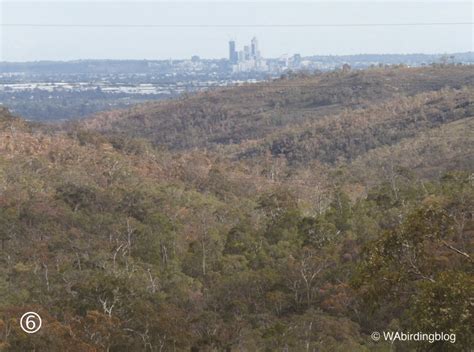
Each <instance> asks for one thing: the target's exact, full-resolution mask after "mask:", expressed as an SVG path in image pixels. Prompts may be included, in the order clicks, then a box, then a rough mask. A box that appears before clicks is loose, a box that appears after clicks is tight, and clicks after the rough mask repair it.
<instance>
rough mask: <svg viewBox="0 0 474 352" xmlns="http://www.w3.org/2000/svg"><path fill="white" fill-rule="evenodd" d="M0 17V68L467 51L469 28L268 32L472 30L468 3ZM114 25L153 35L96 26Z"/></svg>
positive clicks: (59, 10)
mask: <svg viewBox="0 0 474 352" xmlns="http://www.w3.org/2000/svg"><path fill="white" fill-rule="evenodd" d="M0 11H1V13H0V14H1V15H0V22H1V24H2V25H1V26H0V40H1V44H0V60H3V61H29V60H74V59H87V58H94V59H96V58H100V59H104V58H109V59H166V58H189V57H190V56H191V55H200V56H201V57H204V58H222V57H227V55H228V54H227V53H228V49H227V42H228V40H229V39H231V38H233V39H235V40H236V42H237V47H238V48H241V47H242V46H243V45H244V44H246V43H247V42H249V41H250V39H251V37H253V36H254V35H255V36H257V37H258V39H259V42H260V48H261V51H262V55H263V56H264V57H279V56H281V55H283V54H290V55H292V54H294V53H300V54H302V55H326V54H335V55H339V54H358V53H445V52H446V53H449V52H461V51H473V25H472V24H471V25H469V24H468V25H466V24H464V25H453V26H447V25H430V26H373V27H337V26H335V27H295V26H277V27H272V26H270V27H268V25H300V24H308V25H326V24H331V25H332V24H368V23H376V24H383V23H387V24H403V23H433V22H434V23H440V22H442V23H446V22H463V23H472V22H473V17H474V13H473V11H474V9H473V2H472V1H467V2H456V1H419V2H413V1H391V2H388V1H380V0H379V1H345V2H343V1H331V2H329V1H324V2H323V1H307V2H289V1H258V2H256V1H252V2H250V1H233V2H228V1H219V2H218V1H214V2H203V1H187V2H184V1H178V2H177V1H166V2H165V1H159V2H157V1H155V2H150V1H129V2H118V1H94V2H92V1H77V0H76V1H66V0H63V1H57V2H47V1H19V0H15V1H5V0H0ZM13 24H15V25H18V24H41V25H52V24H60V25H69V27H31V26H9V25H13ZM122 24H125V25H159V26H161V27H94V25H122ZM71 25H93V26H92V27H84V26H82V27H74V26H72V27H71ZM176 25H179V26H190V27H179V26H178V27H177V26H176ZM201 25H205V26H201ZM222 25H226V26H227V27H226V26H224V27H223V26H222ZM229 25H235V27H232V26H229ZM259 25H265V26H267V27H261V26H259ZM213 26H215V27H213Z"/></svg>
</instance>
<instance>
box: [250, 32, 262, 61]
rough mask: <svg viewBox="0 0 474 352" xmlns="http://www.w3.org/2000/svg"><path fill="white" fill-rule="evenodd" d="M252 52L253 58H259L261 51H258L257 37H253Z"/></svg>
mask: <svg viewBox="0 0 474 352" xmlns="http://www.w3.org/2000/svg"><path fill="white" fill-rule="evenodd" d="M250 54H251V56H252V58H253V59H255V60H257V59H259V56H260V52H259V51H258V41H257V38H256V37H253V38H252V41H251V42H250Z"/></svg>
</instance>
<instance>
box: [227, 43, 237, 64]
mask: <svg viewBox="0 0 474 352" xmlns="http://www.w3.org/2000/svg"><path fill="white" fill-rule="evenodd" d="M237 60H238V54H237V51H235V41H233V40H231V41H229V61H230V62H231V63H233V64H235V63H237Z"/></svg>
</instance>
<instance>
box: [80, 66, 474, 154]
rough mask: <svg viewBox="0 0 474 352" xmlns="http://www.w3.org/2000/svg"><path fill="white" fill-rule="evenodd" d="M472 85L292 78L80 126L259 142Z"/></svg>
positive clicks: (466, 80) (211, 141) (461, 80)
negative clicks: (283, 132) (348, 115)
mask: <svg viewBox="0 0 474 352" xmlns="http://www.w3.org/2000/svg"><path fill="white" fill-rule="evenodd" d="M473 85H474V69H473V68H472V67H471V66H448V67H430V68H416V69H415V68H387V69H372V70H364V71H353V72H350V71H349V72H342V71H340V72H330V73H326V74H321V75H308V76H304V75H303V76H302V75H299V76H297V77H291V76H290V77H286V78H282V79H280V80H276V81H273V82H270V83H259V84H251V85H245V86H242V87H236V88H224V89H220V90H215V91H209V92H205V93H200V94H196V95H193V96H190V97H184V98H181V99H177V100H172V101H164V102H155V103H149V104H143V105H138V106H136V107H134V108H132V109H129V110H123V111H114V112H106V113H103V114H99V115H97V116H96V117H95V118H92V119H87V120H86V121H84V125H85V126H87V127H89V128H92V129H95V130H101V131H105V132H117V133H125V134H126V135H128V136H130V135H133V136H138V137H144V138H147V139H149V140H151V141H152V142H153V143H155V144H156V145H162V146H167V147H169V148H173V149H186V148H193V147H207V148H209V147H216V146H219V145H229V144H240V143H242V142H246V141H254V140H260V139H262V138H264V137H266V136H268V135H271V134H272V133H274V132H278V131H280V130H281V129H282V128H287V129H292V128H297V127H298V126H301V125H305V124H313V123H318V120H319V119H321V118H323V117H324V118H326V120H328V119H329V118H330V117H334V118H336V117H338V116H339V114H341V113H347V110H349V111H350V112H351V113H352V112H353V111H354V110H359V109H370V108H372V105H373V104H377V105H381V104H383V103H386V104H387V105H388V106H387V109H391V108H394V107H395V106H396V105H398V104H399V101H400V100H401V99H402V98H407V97H408V98H411V97H416V96H417V95H418V94H421V93H428V92H439V91H440V90H442V89H450V90H455V91H458V90H461V89H462V88H464V87H472V86H473ZM413 99H414V100H416V98H413ZM390 102H392V103H390ZM403 104H407V103H406V102H403ZM390 105H391V106H390ZM418 105H419V104H418ZM471 112H472V107H471ZM379 117H380V114H379Z"/></svg>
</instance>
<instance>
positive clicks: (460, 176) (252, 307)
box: [0, 66, 474, 352]
mask: <svg viewBox="0 0 474 352" xmlns="http://www.w3.org/2000/svg"><path fill="white" fill-rule="evenodd" d="M473 79H474V71H473V69H472V68H471V67H455V66H445V67H434V68H433V67H430V68H421V69H409V68H390V69H373V70H366V71H355V72H332V73H328V74H322V75H297V76H294V77H293V76H290V77H285V78H282V79H280V80H276V81H274V82H269V83H259V84H257V85H248V86H247V85H246V86H242V87H235V88H226V89H222V90H216V91H210V92H206V93H199V94H196V95H193V96H188V97H182V98H179V99H176V100H172V101H167V102H160V103H148V104H143V105H138V106H136V107H134V108H133V109H130V110H123V111H115V112H107V113H103V114H101V115H97V116H94V117H91V118H90V119H86V120H84V121H81V122H80V123H71V124H65V125H60V126H58V125H40V124H32V123H28V122H26V121H24V120H23V119H21V118H20V117H15V116H12V115H11V114H10V113H9V112H8V110H6V109H3V108H2V109H1V110H0V261H1V266H0V350H2V351H195V352H196V351H394V350H395V351H415V350H420V351H469V350H470V348H472V346H473V345H474V333H473V331H472V326H474V306H473V304H472V301H473V292H474V279H473V245H474V241H473V235H474V219H473V210H474V207H473V205H474V178H473V169H474V158H473V155H474V148H473V143H474V141H473V138H472V136H473V132H474V103H473V101H474V99H473V98H474V88H473V86H474V83H473ZM30 310H31V311H36V312H38V313H39V314H40V315H41V317H42V318H43V328H42V329H41V330H40V331H39V332H38V333H36V334H33V335H27V334H25V333H24V332H22V331H21V329H20V327H19V325H18V319H19V316H21V314H22V313H24V312H26V311H30ZM384 330H392V331H396V330H399V331H406V332H408V331H410V332H417V331H421V332H426V333H430V332H435V331H436V332H440V331H443V332H448V333H455V334H456V343H454V344H451V343H450V342H435V343H432V344H430V343H428V342H395V343H394V344H393V345H392V344H390V343H388V342H384V341H379V342H374V341H373V340H372V339H371V338H370V335H371V333H372V332H373V331H380V332H382V331H384Z"/></svg>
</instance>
